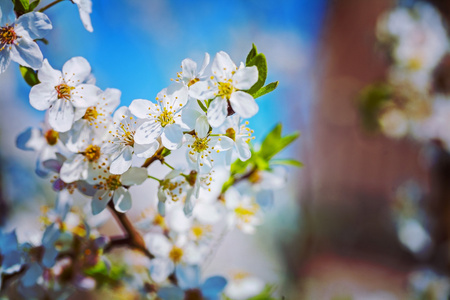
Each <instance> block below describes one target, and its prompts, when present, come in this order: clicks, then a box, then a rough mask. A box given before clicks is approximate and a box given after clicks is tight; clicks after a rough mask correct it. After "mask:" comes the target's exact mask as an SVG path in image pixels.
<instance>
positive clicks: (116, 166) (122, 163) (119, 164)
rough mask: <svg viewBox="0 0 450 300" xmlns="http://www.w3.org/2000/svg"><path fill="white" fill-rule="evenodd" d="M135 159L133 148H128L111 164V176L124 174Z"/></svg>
mask: <svg viewBox="0 0 450 300" xmlns="http://www.w3.org/2000/svg"><path fill="white" fill-rule="evenodd" d="M132 158H133V148H132V147H131V146H126V147H125V148H124V149H123V151H122V152H121V153H120V154H119V156H117V157H116V159H115V160H113V162H112V163H111V166H110V169H109V171H110V172H111V174H123V173H125V172H126V171H127V170H128V169H129V168H130V167H131V163H132Z"/></svg>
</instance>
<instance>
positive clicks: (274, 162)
mask: <svg viewBox="0 0 450 300" xmlns="http://www.w3.org/2000/svg"><path fill="white" fill-rule="evenodd" d="M270 164H271V165H285V166H294V167H298V168H302V167H303V163H301V162H299V161H298V160H295V159H272V160H271V161H270Z"/></svg>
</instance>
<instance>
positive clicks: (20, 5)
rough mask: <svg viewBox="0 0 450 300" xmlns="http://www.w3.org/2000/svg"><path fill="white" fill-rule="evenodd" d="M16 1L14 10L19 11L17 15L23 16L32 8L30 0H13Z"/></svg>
mask: <svg viewBox="0 0 450 300" xmlns="http://www.w3.org/2000/svg"><path fill="white" fill-rule="evenodd" d="M13 2H14V11H15V12H16V13H17V16H21V15H23V14H25V13H27V12H28V10H29V8H30V2H29V0H13Z"/></svg>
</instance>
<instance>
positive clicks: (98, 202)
mask: <svg viewBox="0 0 450 300" xmlns="http://www.w3.org/2000/svg"><path fill="white" fill-rule="evenodd" d="M112 196H113V192H112V191H109V190H98V191H97V192H96V193H95V195H94V197H92V202H91V209H92V214H93V215H97V214H99V213H101V212H102V211H103V210H104V209H105V208H106V206H107V205H108V202H109V200H111V197H112Z"/></svg>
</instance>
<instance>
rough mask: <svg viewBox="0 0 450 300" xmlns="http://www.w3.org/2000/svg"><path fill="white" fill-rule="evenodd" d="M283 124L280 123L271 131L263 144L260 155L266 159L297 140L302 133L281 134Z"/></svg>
mask: <svg viewBox="0 0 450 300" xmlns="http://www.w3.org/2000/svg"><path fill="white" fill-rule="evenodd" d="M281 130H282V125H281V123H278V124H277V125H276V126H275V127H274V129H272V131H271V132H269V133H268V134H267V135H266V137H265V139H264V141H263V142H262V144H261V150H260V151H259V153H258V155H259V156H261V157H262V158H263V159H265V160H266V161H269V160H270V159H271V158H272V157H273V156H275V155H276V154H277V153H279V152H280V151H281V150H283V149H284V148H286V147H287V146H288V145H289V144H291V143H292V142H293V141H295V140H296V139H297V138H298V137H299V136H300V133H298V132H295V133H292V134H289V135H286V136H284V137H283V136H281Z"/></svg>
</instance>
